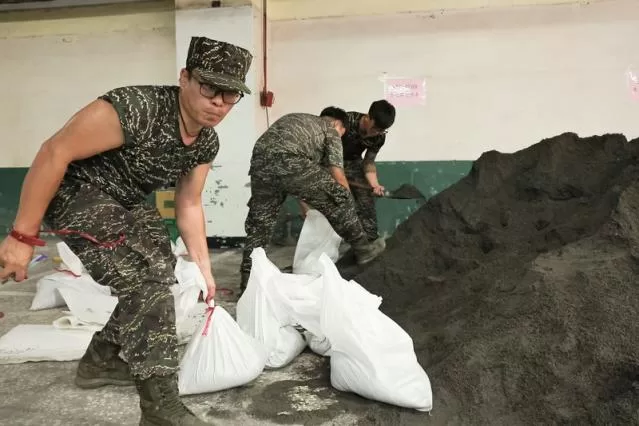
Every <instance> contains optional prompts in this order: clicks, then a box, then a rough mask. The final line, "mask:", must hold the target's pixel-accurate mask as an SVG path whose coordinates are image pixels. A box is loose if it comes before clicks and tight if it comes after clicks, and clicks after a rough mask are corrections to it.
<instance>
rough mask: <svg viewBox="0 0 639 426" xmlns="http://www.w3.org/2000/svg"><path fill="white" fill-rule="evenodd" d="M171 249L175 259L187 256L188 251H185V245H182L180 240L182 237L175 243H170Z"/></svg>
mask: <svg viewBox="0 0 639 426" xmlns="http://www.w3.org/2000/svg"><path fill="white" fill-rule="evenodd" d="M171 249H172V250H173V255H174V256H175V257H180V256H187V255H188V254H189V251H188V250H187V249H186V245H185V244H184V240H182V237H178V238H177V240H175V243H173V241H171Z"/></svg>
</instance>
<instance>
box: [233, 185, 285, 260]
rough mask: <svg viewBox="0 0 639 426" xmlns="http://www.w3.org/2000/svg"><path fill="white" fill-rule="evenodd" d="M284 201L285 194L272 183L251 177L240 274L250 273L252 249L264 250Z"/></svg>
mask: <svg viewBox="0 0 639 426" xmlns="http://www.w3.org/2000/svg"><path fill="white" fill-rule="evenodd" d="M285 200H286V193H285V192H283V190H282V189H281V188H280V187H279V185H278V184H276V183H275V182H273V181H268V182H267V181H264V180H261V179H257V178H253V177H251V198H250V200H249V202H248V208H249V212H248V215H247V217H246V222H245V223H244V229H245V231H246V242H245V244H244V251H243V253H242V264H241V266H240V272H241V273H248V272H251V265H252V262H251V253H252V252H253V249H255V248H258V247H262V248H264V249H266V246H267V245H268V243H269V241H271V237H272V236H273V231H274V228H275V224H276V222H277V218H278V216H279V211H280V207H281V206H282V204H284V201H285Z"/></svg>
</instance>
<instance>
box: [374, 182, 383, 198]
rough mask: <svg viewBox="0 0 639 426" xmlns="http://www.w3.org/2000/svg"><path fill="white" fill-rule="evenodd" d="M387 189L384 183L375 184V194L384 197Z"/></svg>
mask: <svg viewBox="0 0 639 426" xmlns="http://www.w3.org/2000/svg"><path fill="white" fill-rule="evenodd" d="M385 190H386V188H384V187H383V186H382V185H379V184H378V185H375V186H373V194H375V195H377V196H378V197H383V196H384V191H385Z"/></svg>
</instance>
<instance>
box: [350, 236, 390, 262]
mask: <svg viewBox="0 0 639 426" xmlns="http://www.w3.org/2000/svg"><path fill="white" fill-rule="evenodd" d="M385 249H386V240H384V238H383V237H380V238H378V239H376V240H375V241H371V242H363V243H359V244H355V245H353V252H354V253H355V258H356V259H357V264H358V265H364V264H366V263H368V262H370V261H372V260H373V259H375V258H376V257H377V256H379V255H380V254H382V252H383V251H384V250H385Z"/></svg>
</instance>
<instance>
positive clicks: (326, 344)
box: [304, 331, 333, 356]
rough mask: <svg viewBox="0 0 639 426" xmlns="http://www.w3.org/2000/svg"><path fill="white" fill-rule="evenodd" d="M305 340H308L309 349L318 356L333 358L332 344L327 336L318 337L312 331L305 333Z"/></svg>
mask: <svg viewBox="0 0 639 426" xmlns="http://www.w3.org/2000/svg"><path fill="white" fill-rule="evenodd" d="M304 339H305V340H306V343H307V344H308V347H309V348H310V349H311V350H312V351H313V352H315V353H316V354H318V355H321V356H331V355H332V354H333V350H332V349H331V342H330V341H329V340H328V338H327V337H326V336H321V335H320V336H316V335H314V334H313V333H311V332H310V331H305V332H304Z"/></svg>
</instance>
